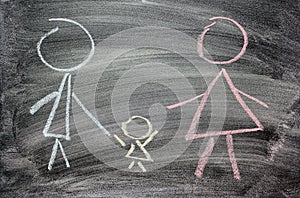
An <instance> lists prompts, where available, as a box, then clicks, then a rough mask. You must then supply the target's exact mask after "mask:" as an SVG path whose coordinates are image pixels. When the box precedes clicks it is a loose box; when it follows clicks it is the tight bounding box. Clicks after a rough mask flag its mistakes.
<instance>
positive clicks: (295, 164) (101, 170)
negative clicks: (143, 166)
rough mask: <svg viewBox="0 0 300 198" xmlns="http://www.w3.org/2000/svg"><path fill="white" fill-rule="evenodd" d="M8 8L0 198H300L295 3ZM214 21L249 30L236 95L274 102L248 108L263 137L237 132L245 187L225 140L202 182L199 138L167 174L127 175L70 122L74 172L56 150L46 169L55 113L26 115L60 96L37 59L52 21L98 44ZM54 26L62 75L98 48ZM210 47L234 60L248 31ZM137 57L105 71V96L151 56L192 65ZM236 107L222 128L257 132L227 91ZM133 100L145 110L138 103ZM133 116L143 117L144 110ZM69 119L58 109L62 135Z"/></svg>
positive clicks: (214, 39) (0, 20) (217, 38)
mask: <svg viewBox="0 0 300 198" xmlns="http://www.w3.org/2000/svg"><path fill="white" fill-rule="evenodd" d="M0 5H1V7H0V8H1V10H0V14H1V15H0V31H1V33H0V35H1V47H0V50H1V54H0V56H1V70H0V71H1V81H0V82H1V84H0V89H1V106H0V111H1V125H0V127H1V128H0V143H1V161H0V167H1V169H0V172H1V175H0V176H1V178H0V189H1V196H2V197H14V196H25V197H26V196H29V197H31V196H39V197H43V196H45V197H58V196H59V197H63V196H66V197H69V196H70V197H71V196H72V197H73V196H78V197H89V196H90V197H170V196H174V195H177V196H179V197H194V196H203V197H218V196H227V197H228V196H233V197H235V196H236V197H238V196H246V197H299V195H300V186H299V183H300V173H299V171H300V170H299V163H300V160H299V159H300V158H299V152H300V144H299V140H300V135H299V116H300V110H299V108H300V96H299V83H300V79H299V78H300V66H299V58H298V54H299V28H298V27H299V2H298V1H295V0H290V1H274V0H272V1H271V0H247V1H246V0H243V1H234V0H215V1H202V0H199V1H191V0H186V1H180V0H177V1H169V0H168V1H165V0H163V1H159V4H151V3H146V4H145V3H142V2H141V1H139V0H136V1H133V0H132V1H129V0H128V1H5V0H3V1H1V3H0ZM213 16H226V17H230V18H233V19H235V20H237V21H238V22H239V23H240V24H241V25H243V26H244V27H245V29H246V31H247V33H248V35H249V46H248V49H247V52H246V54H245V55H244V56H243V57H242V58H241V59H240V60H239V61H237V62H235V63H233V64H231V65H228V66H224V67H225V68H226V69H227V71H228V73H229V75H230V76H231V77H232V80H233V81H234V83H235V86H236V87H238V88H239V89H240V90H242V91H244V92H246V93H248V94H250V95H252V96H254V97H256V98H258V99H260V100H263V101H264V102H266V103H267V104H268V105H269V106H270V107H269V109H267V110H266V109H264V108H263V107H260V106H259V105H257V104H255V103H254V102H251V101H249V100H248V101H247V104H249V106H250V108H251V109H253V111H254V113H255V114H256V115H257V116H258V118H259V119H260V120H261V122H262V124H263V125H264V126H265V131H264V132H255V133H250V134H240V135H235V136H234V147H235V153H236V158H237V163H238V165H239V168H240V172H241V177H242V179H241V181H236V180H234V179H233V176H232V170H231V164H230V161H229V158H228V154H227V150H226V141H225V138H224V137H220V138H219V139H218V142H217V144H216V146H215V149H214V151H213V154H212V157H211V158H210V160H209V163H208V165H207V166H206V169H205V171H204V175H203V177H202V178H201V179H199V178H196V177H195V176H194V170H195V168H196V166H197V161H198V149H199V144H200V143H201V141H202V140H197V141H194V142H193V143H192V144H191V145H190V147H189V149H188V150H187V151H186V152H185V154H184V155H183V156H181V157H180V158H178V159H177V160H176V161H174V162H173V163H171V164H169V165H168V166H166V167H163V168H160V169H158V170H155V171H153V172H147V173H145V174H143V173H129V172H123V171H120V170H117V169H114V168H111V167H109V166H107V165H105V164H104V163H103V162H101V161H99V160H98V159H97V158H95V157H94V156H93V155H92V154H91V153H89V151H88V150H87V149H86V148H85V146H84V145H83V144H82V142H81V140H80V137H79V136H78V134H77V132H76V128H75V126H74V123H73V121H72V119H71V134H72V140H71V141H69V142H66V141H64V142H63V144H64V148H65V151H66V153H67V155H68V159H69V161H70V164H71V168H70V169H66V168H65V165H64V161H63V158H62V156H61V154H60V153H59V152H58V156H57V159H56V160H55V164H54V168H53V170H52V171H51V172H49V171H48V170H47V163H48V159H49V157H50V154H51V149H52V145H53V141H52V139H47V138H44V137H43V135H42V129H43V126H44V124H45V121H46V119H47V117H48V115H49V112H50V110H51V107H52V106H51V105H50V104H49V105H46V106H45V107H43V108H42V109H41V110H40V111H39V112H38V113H37V114H36V115H34V116H32V115H30V114H29V108H30V107H31V106H32V105H33V104H34V103H35V102H36V101H38V100H39V99H40V98H42V97H43V96H45V95H47V94H49V93H50V92H52V91H54V90H56V89H57V87H58V85H59V83H60V81H61V79H62V77H63V75H62V74H61V73H58V72H55V71H52V70H50V69H49V68H47V67H45V66H44V65H43V63H42V62H41V61H40V60H39V58H38V56H37V53H36V43H37V42H38V40H39V39H40V37H41V36H42V35H43V34H44V33H46V32H47V31H49V30H50V29H51V28H53V27H55V25H54V24H53V23H52V22H48V19H49V18H55V17H62V18H70V19H73V20H75V21H78V22H79V23H81V24H82V25H84V26H85V27H86V28H87V29H88V30H89V32H90V33H91V35H92V36H93V38H94V40H95V43H98V42H100V41H102V40H103V39H105V38H108V37H109V36H110V35H113V34H115V33H118V32H120V31H122V30H125V29H128V28H132V27H143V26H149V25H155V26H163V27H169V28H174V29H177V30H180V31H182V32H185V33H186V34H188V35H189V36H191V37H193V38H195V39H197V37H198V35H199V34H200V33H201V31H202V29H203V27H204V26H205V25H208V24H209V21H208V19H209V18H211V17H213ZM56 24H57V25H59V27H61V33H59V35H58V36H53V38H52V39H50V40H49V41H48V42H47V43H45V46H44V48H45V50H44V51H43V52H44V53H45V54H46V55H45V56H46V58H47V59H48V60H49V61H50V62H51V63H53V64H55V63H56V64H60V65H62V67H67V66H69V65H73V64H76V63H79V62H81V60H82V59H83V58H84V55H85V54H86V53H87V52H88V50H89V41H88V40H87V38H86V37H85V35H83V34H82V32H81V31H79V30H78V28H76V27H74V26H72V25H66V24H65V23H56ZM207 41H208V42H207V43H205V47H206V49H207V50H208V51H213V52H216V53H215V54H211V55H212V56H213V57H214V58H216V59H218V60H220V59H223V60H225V59H228V58H229V57H232V56H233V55H234V54H236V53H237V52H238V51H239V50H240V43H241V42H242V41H241V38H240V33H239V32H238V31H237V30H232V29H230V26H221V27H219V28H218V27H216V28H215V29H213V30H212V31H211V32H210V34H209V35H208V36H207ZM229 44H230V45H229ZM128 57H129V58H128ZM128 57H127V58H123V59H122V58H120V60H119V62H117V63H116V64H115V65H112V66H111V70H110V72H107V74H106V75H107V78H108V79H109V80H107V81H105V82H104V83H103V84H101V83H100V84H98V88H99V90H103V87H105V88H107V87H108V88H109V85H110V84H111V83H113V82H115V81H116V80H117V79H116V76H117V75H114V73H118V72H119V70H121V68H120V67H118V65H123V66H128V67H130V66H131V65H134V64H136V63H140V62H147V61H150V60H155V61H161V62H164V63H168V64H173V65H175V66H178V65H181V64H184V60H181V59H180V58H179V57H178V56H176V54H172V53H167V52H163V51H151V50H140V51H138V52H136V54H135V52H133V53H132V54H129V55H128ZM219 68H221V67H219ZM190 80H191V82H193V86H194V88H195V90H196V92H197V93H198V94H200V93H202V92H203V90H205V89H204V87H203V86H201V80H199V79H198V80H197V78H193V76H190ZM148 86H149V85H148ZM101 88H102V89H101ZM146 88H147V87H146ZM146 88H144V90H145V89H146ZM104 90H106V91H107V92H104V93H102V92H100V91H99V92H97V94H98V95H99V97H100V98H101V96H103V95H104V96H103V97H104V99H103V101H101V100H100V101H101V102H99V103H98V104H97V105H96V106H97V112H98V113H99V112H102V110H103V111H105V110H107V109H109V108H110V106H109V105H110V104H109V103H108V102H106V101H109V93H110V91H111V90H110V89H104ZM141 90H143V88H141ZM154 90H155V89H154ZM101 94H102V95H101ZM136 94H137V95H139V94H138V93H136ZM148 94H149V93H148ZM150 94H151V93H150ZM161 94H163V93H159V92H154V93H152V94H151V95H152V97H153V100H154V99H157V98H158V99H157V100H158V101H159V98H161ZM105 97H106V98H105ZM140 100H143V98H141V99H140ZM227 100H228V111H227V114H228V116H227V118H226V124H225V125H224V128H235V127H237V128H245V127H248V126H252V127H253V123H251V122H250V121H249V118H248V117H247V115H244V114H243V111H240V109H238V108H235V107H234V105H238V103H236V101H235V100H234V98H233V97H231V96H230V92H229V91H228V99H227ZM140 102H141V101H140ZM149 102H150V103H151V100H149ZM160 102H161V103H162V104H164V105H165V104H167V103H169V102H170V101H164V100H163V99H162V101H160ZM135 103H137V104H138V103H139V98H137V99H136V101H135ZM131 109H132V111H133V112H134V111H139V109H138V106H135V105H133V106H132V107H131ZM100 117H101V116H100ZM63 118H64V111H63V108H62V110H60V111H58V112H57V119H56V120H55V123H54V127H53V128H54V129H53V130H60V129H63V126H61V125H62V124H63V122H64V119H63ZM176 121H178V120H176V119H174V120H173V121H172V120H171V121H170V122H171V123H168V124H169V125H170V126H173V125H176ZM105 122H106V124H107V125H108V126H111V127H112V128H113V126H115V123H113V121H109V120H108V121H107V120H106V121H105ZM172 122H174V123H172ZM297 125H298V126H297ZM166 134H168V133H166ZM166 138H168V135H161V136H159V137H158V139H157V143H156V145H155V144H154V145H152V147H155V146H161V145H163V143H164V140H165V139H166ZM150 150H151V149H150Z"/></svg>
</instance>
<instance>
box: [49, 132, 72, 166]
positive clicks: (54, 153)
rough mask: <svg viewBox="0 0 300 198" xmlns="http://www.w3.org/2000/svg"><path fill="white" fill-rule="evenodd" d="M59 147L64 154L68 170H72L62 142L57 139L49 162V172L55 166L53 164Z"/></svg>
mask: <svg viewBox="0 0 300 198" xmlns="http://www.w3.org/2000/svg"><path fill="white" fill-rule="evenodd" d="M58 145H59V148H60V150H61V153H62V156H63V158H64V160H65V162H66V166H67V167H68V168H70V164H69V161H68V159H67V156H66V153H65V151H64V148H63V147H62V144H61V142H60V141H59V140H58V138H56V140H55V143H54V145H53V148H52V154H51V158H50V160H49V164H48V170H51V169H52V166H53V163H54V160H55V157H56V153H57V149H58Z"/></svg>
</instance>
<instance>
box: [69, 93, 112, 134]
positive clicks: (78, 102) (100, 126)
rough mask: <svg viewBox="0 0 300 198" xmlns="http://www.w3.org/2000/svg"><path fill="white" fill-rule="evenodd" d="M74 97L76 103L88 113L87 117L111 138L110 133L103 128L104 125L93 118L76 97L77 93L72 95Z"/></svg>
mask: <svg viewBox="0 0 300 198" xmlns="http://www.w3.org/2000/svg"><path fill="white" fill-rule="evenodd" d="M72 97H73V98H74V100H75V101H76V103H77V104H78V105H79V106H80V107H81V109H82V110H83V111H84V113H86V115H87V116H88V117H89V118H91V119H92V121H93V122H94V123H95V124H96V125H97V126H98V127H99V129H100V130H101V131H102V132H103V133H104V134H105V135H107V136H110V133H109V132H108V131H107V130H106V129H105V128H104V127H103V126H102V124H101V123H100V122H99V121H98V120H97V119H96V118H95V117H94V116H93V114H92V113H91V112H90V111H89V110H87V108H85V106H84V105H83V104H82V103H81V101H80V100H79V98H78V97H77V96H76V94H75V93H72Z"/></svg>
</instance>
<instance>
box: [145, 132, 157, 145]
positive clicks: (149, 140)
mask: <svg viewBox="0 0 300 198" xmlns="http://www.w3.org/2000/svg"><path fill="white" fill-rule="evenodd" d="M157 133H158V131H154V132H153V133H151V135H150V136H149V137H148V138H147V140H146V141H145V142H144V143H143V144H142V145H143V147H144V146H146V145H147V144H149V143H150V142H151V141H152V139H153V138H154V136H155V135H156V134H157Z"/></svg>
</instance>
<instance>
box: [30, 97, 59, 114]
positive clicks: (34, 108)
mask: <svg viewBox="0 0 300 198" xmlns="http://www.w3.org/2000/svg"><path fill="white" fill-rule="evenodd" d="M58 95H59V92H58V91H54V92H52V93H51V94H48V95H47V96H45V97H44V98H42V99H40V100H39V101H38V102H36V103H35V104H34V105H33V106H32V107H31V108H30V113H31V114H32V115H33V114H35V113H36V112H37V111H38V110H39V109H40V108H41V107H42V106H44V105H45V104H47V103H48V102H50V101H51V100H52V99H54V98H56V97H57V96H58Z"/></svg>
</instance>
